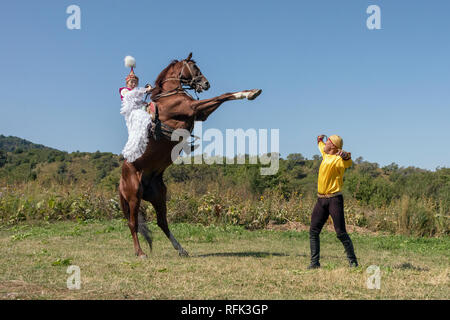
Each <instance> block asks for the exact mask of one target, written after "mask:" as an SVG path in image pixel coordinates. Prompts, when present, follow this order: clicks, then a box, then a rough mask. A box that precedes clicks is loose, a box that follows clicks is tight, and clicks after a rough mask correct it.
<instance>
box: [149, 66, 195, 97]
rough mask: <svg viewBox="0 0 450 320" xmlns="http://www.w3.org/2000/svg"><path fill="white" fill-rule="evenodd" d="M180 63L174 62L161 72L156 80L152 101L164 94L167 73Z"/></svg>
mask: <svg viewBox="0 0 450 320" xmlns="http://www.w3.org/2000/svg"><path fill="white" fill-rule="evenodd" d="M191 61H192V62H194V63H195V61H194V60H193V59H191ZM178 62H180V61H178V60H172V62H171V63H170V64H169V65H168V66H167V67H165V68H164V69H163V71H161V73H160V74H159V75H158V77H157V78H156V80H155V85H154V88H153V90H152V96H151V98H152V99H153V98H154V97H156V96H157V95H158V94H160V93H162V85H163V81H164V79H166V76H167V73H168V72H169V70H170V68H172V67H173V66H174V65H175V64H177V63H178Z"/></svg>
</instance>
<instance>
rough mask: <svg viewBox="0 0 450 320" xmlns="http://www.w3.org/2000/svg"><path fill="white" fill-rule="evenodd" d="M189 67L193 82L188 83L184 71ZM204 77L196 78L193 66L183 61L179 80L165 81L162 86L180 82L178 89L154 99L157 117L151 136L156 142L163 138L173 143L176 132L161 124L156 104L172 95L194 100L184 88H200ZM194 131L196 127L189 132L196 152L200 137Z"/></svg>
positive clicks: (192, 147)
mask: <svg viewBox="0 0 450 320" xmlns="http://www.w3.org/2000/svg"><path fill="white" fill-rule="evenodd" d="M185 67H187V69H188V70H189V73H190V75H191V80H190V81H189V82H188V81H187V80H186V79H183V78H182V77H183V71H184V68H185ZM201 77H202V75H199V76H194V73H193V72H192V69H191V66H190V65H189V63H188V62H186V60H183V67H182V68H181V71H180V74H179V75H178V78H167V79H164V80H163V81H162V82H161V84H163V83H164V82H167V81H178V82H179V85H178V87H177V88H175V89H172V90H169V91H165V92H161V93H160V94H158V95H156V96H155V98H153V99H152V100H153V102H155V103H154V105H155V117H154V119H153V118H152V124H153V125H152V129H151V130H150V134H151V135H153V137H154V139H155V140H159V139H161V138H166V139H167V140H169V141H172V139H171V138H172V133H173V132H174V131H175V129H174V128H172V127H170V126H168V125H166V124H164V123H162V122H161V120H159V110H158V105H157V104H156V101H158V100H159V99H161V98H164V97H169V96H172V95H176V94H179V93H183V94H185V95H187V96H188V97H190V98H192V99H193V97H192V96H191V95H190V94H189V93H188V92H186V88H183V85H184V86H188V87H189V88H190V89H194V90H195V89H196V88H197V86H198V83H197V82H198V80H197V79H199V78H201ZM195 95H196V96H197V93H195ZM147 96H148V94H147V95H146V97H145V100H146V99H147ZM198 99H199V98H198V96H197V100H198ZM193 129H194V126H193V125H192V126H191V128H190V129H189V132H190V133H191V138H193V140H192V141H191V150H192V151H194V149H195V148H196V146H194V142H195V141H196V140H197V139H199V138H198V137H196V136H194V135H193V134H192V130H193Z"/></svg>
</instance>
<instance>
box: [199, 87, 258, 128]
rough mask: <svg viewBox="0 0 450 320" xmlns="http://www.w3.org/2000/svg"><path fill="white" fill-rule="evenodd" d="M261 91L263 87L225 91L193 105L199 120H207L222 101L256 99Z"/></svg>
mask: <svg viewBox="0 0 450 320" xmlns="http://www.w3.org/2000/svg"><path fill="white" fill-rule="evenodd" d="M261 92H262V90H261V89H253V90H244V91H239V92H233V93H224V94H222V95H220V96H217V97H214V98H211V99H205V100H199V101H195V102H194V103H193V105H192V109H193V110H194V112H195V114H196V119H197V120H200V121H205V120H206V119H207V118H208V117H209V115H210V114H211V113H213V112H214V111H215V110H216V109H217V108H218V107H220V105H221V104H222V103H224V102H226V101H231V100H239V99H248V100H254V99H255V98H256V97H257V96H259V95H260V94H261Z"/></svg>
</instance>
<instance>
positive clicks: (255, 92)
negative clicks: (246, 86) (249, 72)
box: [247, 89, 262, 100]
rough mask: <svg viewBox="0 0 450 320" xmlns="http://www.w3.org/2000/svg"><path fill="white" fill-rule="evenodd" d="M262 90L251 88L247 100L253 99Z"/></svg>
mask: <svg viewBox="0 0 450 320" xmlns="http://www.w3.org/2000/svg"><path fill="white" fill-rule="evenodd" d="M261 92H262V90H261V89H254V90H252V93H250V94H249V95H248V97H247V99H248V100H255V99H256V98H257V97H258V96H259V95H260V94H261Z"/></svg>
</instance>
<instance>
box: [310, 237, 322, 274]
mask: <svg viewBox="0 0 450 320" xmlns="http://www.w3.org/2000/svg"><path fill="white" fill-rule="evenodd" d="M309 245H310V248H311V264H310V265H309V266H308V269H317V268H320V263H319V259H320V238H319V233H318V232H315V231H310V232H309Z"/></svg>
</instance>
